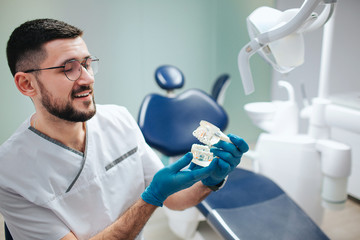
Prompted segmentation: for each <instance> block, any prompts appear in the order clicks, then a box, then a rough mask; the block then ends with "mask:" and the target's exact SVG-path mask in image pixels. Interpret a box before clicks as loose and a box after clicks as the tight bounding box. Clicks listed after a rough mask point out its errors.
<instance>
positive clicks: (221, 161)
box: [191, 134, 249, 186]
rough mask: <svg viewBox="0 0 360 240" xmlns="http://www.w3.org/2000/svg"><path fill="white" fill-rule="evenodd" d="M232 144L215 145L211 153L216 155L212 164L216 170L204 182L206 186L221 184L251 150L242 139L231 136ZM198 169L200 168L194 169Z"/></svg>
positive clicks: (221, 143) (220, 142)
mask: <svg viewBox="0 0 360 240" xmlns="http://www.w3.org/2000/svg"><path fill="white" fill-rule="evenodd" d="M228 137H229V138H230V140H231V142H232V143H228V142H224V141H219V142H218V143H217V144H214V145H213V147H212V148H211V149H210V151H211V152H212V153H213V154H214V156H215V158H214V160H213V161H212V162H211V164H210V166H211V165H214V167H215V170H214V171H213V172H212V173H211V174H210V176H209V177H207V178H205V179H203V180H202V183H203V184H204V185H206V186H215V185H218V184H219V183H221V182H222V181H223V180H224V179H225V177H226V176H227V175H228V174H229V173H230V172H231V171H232V170H234V168H236V166H237V165H238V164H239V163H240V160H241V157H242V155H243V153H245V152H247V151H248V150H249V146H248V145H247V143H246V142H245V141H244V140H243V139H242V138H240V137H238V136H236V135H233V134H229V135H228ZM191 168H192V169H198V167H195V168H194V167H192V166H191Z"/></svg>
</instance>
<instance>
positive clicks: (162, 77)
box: [155, 65, 185, 90]
mask: <svg viewBox="0 0 360 240" xmlns="http://www.w3.org/2000/svg"><path fill="white" fill-rule="evenodd" d="M155 80H156V82H157V84H158V85H159V86H160V87H161V88H162V89H166V90H173V89H176V88H182V87H183V86H184V82H185V79H184V74H183V73H182V72H181V71H180V69H178V68H177V67H174V66H171V65H163V66H160V67H158V68H157V69H156V70H155Z"/></svg>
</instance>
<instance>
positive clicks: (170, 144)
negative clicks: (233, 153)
mask: <svg viewBox="0 0 360 240" xmlns="http://www.w3.org/2000/svg"><path fill="white" fill-rule="evenodd" d="M158 69H159V68H158ZM178 71H180V70H178ZM155 75H156V74H155ZM175 75H176V76H178V75H179V74H175ZM181 75H182V74H181ZM169 82H173V81H172V80H171V79H170V80H169ZM164 84H165V85H166V81H165V83H164ZM166 89H170V88H166ZM201 120H206V121H208V122H211V123H213V124H215V125H216V126H218V127H219V128H220V129H221V130H222V131H224V130H225V128H226V127H227V124H228V116H227V114H226V112H225V110H224V109H223V108H222V107H221V106H220V105H219V104H218V103H217V102H216V101H215V100H214V99H213V98H212V97H211V96H210V95H208V94H207V93H205V92H204V91H202V90H199V89H189V90H187V91H184V92H182V93H180V94H178V95H176V96H172V97H167V96H162V95H159V94H149V95H147V96H146V97H145V99H144V100H143V102H142V104H141V107H140V112H139V116H138V124H139V127H140V129H141V130H142V133H143V135H144V137H145V140H146V141H147V143H148V144H149V145H150V146H151V147H153V148H155V149H157V150H158V151H160V152H161V153H162V154H164V155H167V156H176V155H180V154H184V153H186V152H188V151H190V149H191V145H192V144H193V143H198V141H197V139H196V138H195V137H194V136H193V135H192V132H193V131H194V130H195V129H196V128H197V127H198V126H199V123H200V121H201Z"/></svg>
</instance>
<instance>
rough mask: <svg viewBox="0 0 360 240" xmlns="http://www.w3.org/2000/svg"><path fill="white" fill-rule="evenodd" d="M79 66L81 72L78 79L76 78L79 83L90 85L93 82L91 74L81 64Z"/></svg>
mask: <svg viewBox="0 0 360 240" xmlns="http://www.w3.org/2000/svg"><path fill="white" fill-rule="evenodd" d="M80 66H81V74H80V77H79V79H78V80H76V82H77V84H79V85H90V84H93V83H94V82H95V78H94V76H93V75H91V74H90V73H89V72H88V71H87V70H86V68H85V67H84V66H83V65H80Z"/></svg>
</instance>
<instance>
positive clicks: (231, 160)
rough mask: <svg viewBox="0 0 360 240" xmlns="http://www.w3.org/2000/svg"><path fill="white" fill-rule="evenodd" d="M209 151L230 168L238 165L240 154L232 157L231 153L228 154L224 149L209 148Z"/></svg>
mask: <svg viewBox="0 0 360 240" xmlns="http://www.w3.org/2000/svg"><path fill="white" fill-rule="evenodd" d="M210 151H211V152H212V153H213V154H214V156H217V157H219V158H220V159H221V160H222V161H225V162H227V163H228V164H229V165H230V166H231V167H232V168H234V167H236V166H237V165H239V163H240V158H241V156H242V154H241V153H237V156H234V154H233V153H232V152H228V151H226V150H224V149H219V148H211V149H210ZM219 163H221V161H219Z"/></svg>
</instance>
